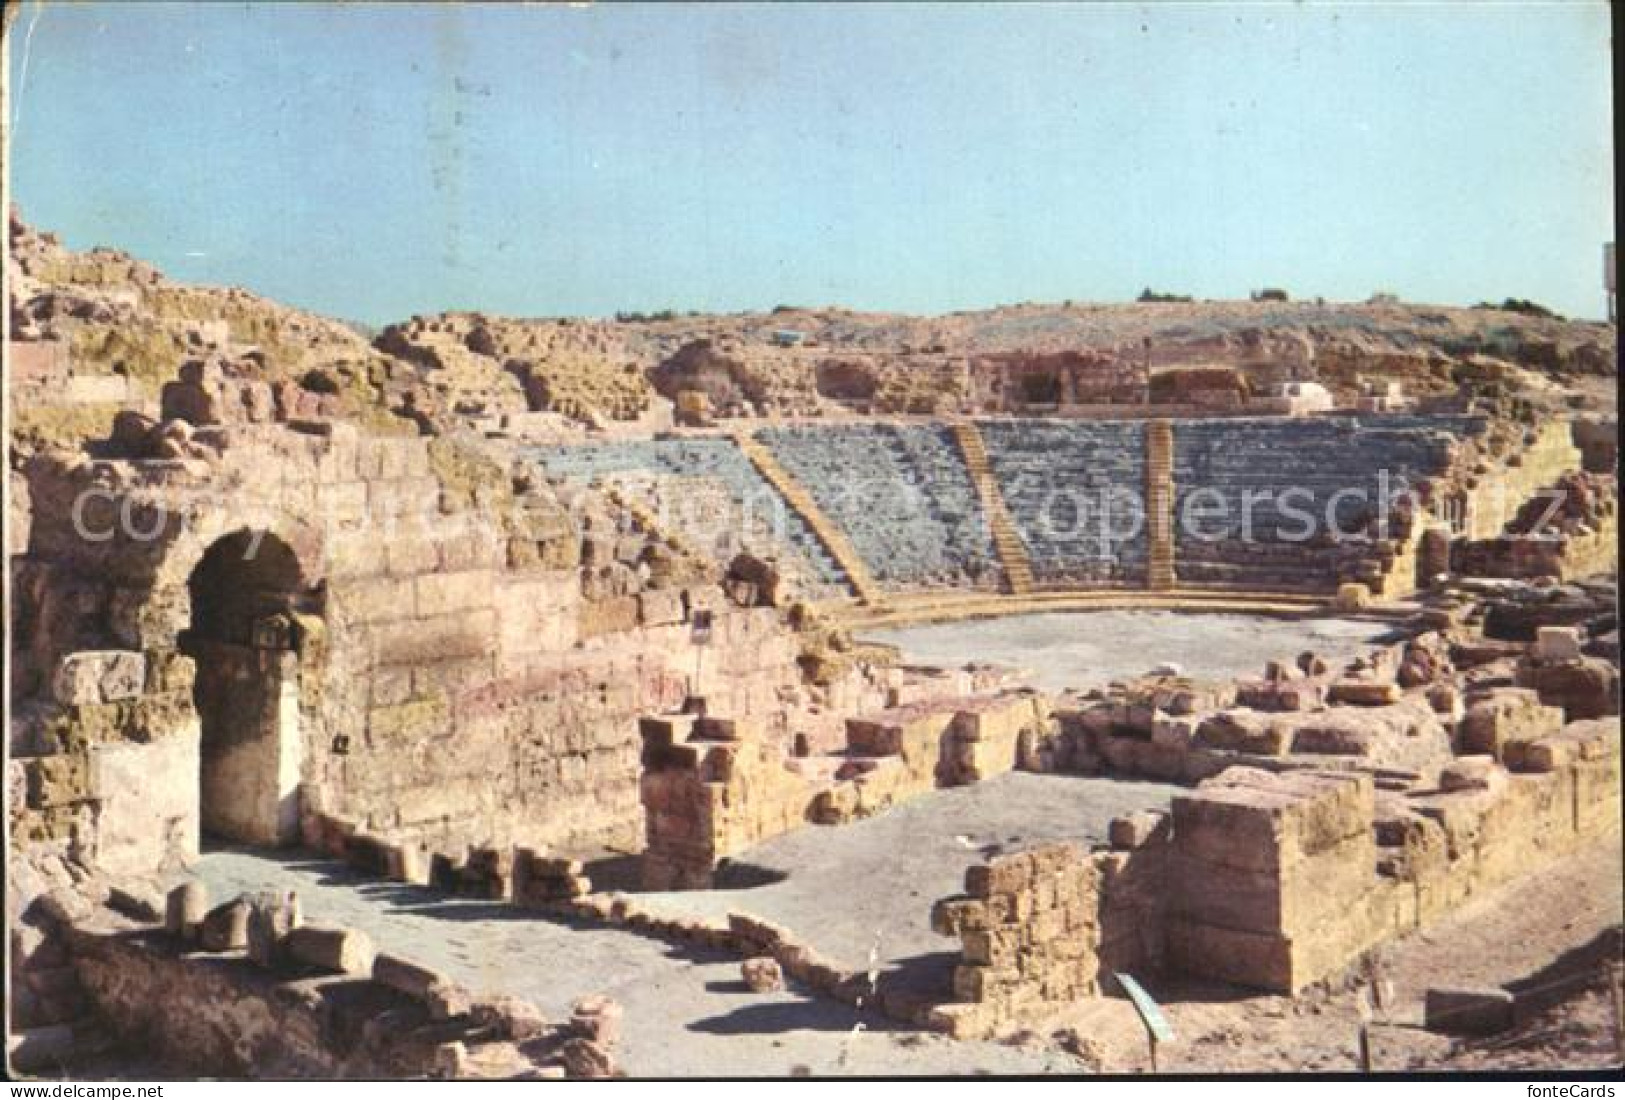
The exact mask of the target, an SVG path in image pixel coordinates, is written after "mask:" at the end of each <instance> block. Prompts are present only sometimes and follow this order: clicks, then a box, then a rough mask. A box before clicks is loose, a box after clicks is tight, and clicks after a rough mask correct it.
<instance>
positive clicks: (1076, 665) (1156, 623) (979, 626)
mask: <svg viewBox="0 0 1625 1100" xmlns="http://www.w3.org/2000/svg"><path fill="white" fill-rule="evenodd" d="M1390 630H1391V628H1390V627H1389V626H1387V625H1386V624H1383V623H1375V622H1368V621H1363V620H1359V619H1336V618H1313V619H1309V618H1303V619H1294V618H1273V617H1269V616H1261V615H1231V614H1220V613H1214V612H1180V611H1079V612H1064V611H1052V612H1044V613H1041V614H1036V615H1012V616H1009V617H1006V618H1000V619H977V620H971V621H968V622H955V623H932V624H929V625H926V626H910V627H900V628H898V629H895V630H877V631H868V632H865V633H864V638H865V639H866V640H869V641H876V642H884V643H886V644H888V645H895V646H897V647H898V648H899V649H901V650H902V651H903V654H904V655H905V656H906V657H907V658H908V659H909V660H911V661H917V662H920V663H922V664H932V665H943V666H946V667H950V668H952V667H958V666H961V665H964V664H967V663H969V662H972V661H985V662H992V663H995V664H1003V665H1012V666H1015V667H1017V668H1024V669H1029V670H1031V671H1032V673H1033V674H1034V681H1033V683H1034V686H1036V687H1038V688H1040V689H1042V690H1045V691H1063V690H1065V689H1067V688H1079V689H1086V688H1092V687H1103V686H1104V685H1106V684H1107V683H1110V682H1111V681H1112V680H1117V679H1122V678H1124V677H1127V676H1138V675H1141V674H1143V673H1146V672H1149V671H1151V669H1152V668H1154V667H1155V666H1157V665H1159V664H1162V663H1164V662H1172V663H1173V664H1177V665H1178V666H1180V669H1181V670H1182V671H1183V672H1184V673H1185V674H1186V675H1187V676H1196V677H1213V678H1220V679H1229V678H1231V677H1234V676H1237V675H1242V674H1245V673H1249V672H1262V671H1263V668H1264V665H1265V663H1266V662H1268V661H1271V660H1274V659H1277V658H1281V659H1286V660H1290V659H1292V658H1294V657H1296V656H1297V655H1298V654H1299V653H1302V652H1303V651H1304V650H1306V649H1312V650H1314V651H1315V652H1316V653H1319V654H1321V655H1322V656H1324V657H1326V658H1328V659H1346V658H1349V657H1352V656H1354V655H1355V654H1356V653H1358V652H1359V651H1360V650H1361V649H1363V648H1364V647H1366V646H1369V645H1375V644H1377V643H1378V642H1379V641H1380V640H1381V639H1383V638H1384V637H1386V636H1387V635H1388V633H1389V632H1390Z"/></svg>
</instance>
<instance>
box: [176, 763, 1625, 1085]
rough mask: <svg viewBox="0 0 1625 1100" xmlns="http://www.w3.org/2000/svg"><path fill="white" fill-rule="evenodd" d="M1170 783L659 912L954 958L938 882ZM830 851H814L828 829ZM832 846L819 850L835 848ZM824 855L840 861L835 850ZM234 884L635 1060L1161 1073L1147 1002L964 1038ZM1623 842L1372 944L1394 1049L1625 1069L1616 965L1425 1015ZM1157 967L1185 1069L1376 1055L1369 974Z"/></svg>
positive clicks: (343, 883) (817, 865)
mask: <svg viewBox="0 0 1625 1100" xmlns="http://www.w3.org/2000/svg"><path fill="white" fill-rule="evenodd" d="M1168 794H1169V789H1168V788H1165V787H1162V786H1160V785H1157V784H1149V783H1117V782H1112V781H1106V780H1093V781H1091V780H1079V779H1070V780H1069V779H1064V778H1060V777H1051V776H1028V775H1012V776H1007V777H1003V778H1002V779H998V780H992V781H989V782H987V783H983V784H979V785H977V786H975V787H970V788H963V789H957V790H947V791H939V792H935V793H934V794H932V795H928V796H926V797H924V798H922V799H919V800H917V801H915V802H912V803H909V804H906V805H905V806H903V807H900V808H899V809H897V810H896V811H893V812H892V813H891V814H888V815H884V816H882V817H879V818H875V819H871V820H870V821H867V822H857V823H853V824H851V825H847V826H840V827H834V828H827V829H826V828H818V829H806V830H802V831H800V832H798V833H795V834H791V835H789V836H787V837H783V838H779V839H778V840H776V841H773V842H770V843H768V844H764V845H761V846H759V847H758V848H757V849H755V850H753V851H752V852H750V853H749V860H748V861H747V862H745V863H742V864H740V865H738V866H737V867H736V868H735V870H734V872H733V874H735V875H736V876H738V877H739V878H740V879H743V880H747V881H748V882H754V883H755V884H754V885H748V884H743V885H741V884H736V885H734V886H733V887H732V888H728V889H721V890H717V891H712V892H696V893H687V894H644V895H642V898H641V900H642V902H643V903H644V904H645V905H648V906H650V907H655V908H671V909H673V910H674V911H675V910H678V909H681V910H683V911H687V912H700V913H706V914H714V915H720V914H724V913H726V912H727V911H728V910H729V909H733V908H738V909H744V910H746V911H749V912H753V913H755V914H757V915H759V916H763V917H766V918H768V919H772V920H775V921H779V922H781V923H783V924H785V925H786V926H788V927H790V928H791V929H793V930H794V931H796V932H797V933H798V934H800V935H801V936H803V937H804V938H805V939H807V940H808V941H809V942H812V943H814V944H815V945H817V946H819V947H820V948H821V949H823V950H825V951H827V952H828V953H829V954H830V955H831V956H832V957H835V958H837V959H839V960H841V961H843V962H848V963H850V964H857V965H861V964H863V963H864V962H865V960H866V959H872V960H874V961H875V962H877V963H878V964H879V965H881V966H882V967H887V966H893V965H902V966H905V967H907V966H915V967H921V968H922V970H921V972H922V973H926V974H928V976H930V977H933V978H937V977H942V976H943V975H945V974H946V973H947V968H948V967H949V966H951V963H952V956H951V954H950V953H949V950H950V949H951V947H952V945H951V944H949V943H947V941H944V940H943V939H942V938H941V937H936V936H934V935H933V934H932V933H931V932H930V931H929V928H928V926H927V925H926V914H927V913H928V911H929V906H930V902H931V900H933V899H934V898H935V897H938V896H941V895H942V894H945V893H948V892H952V891H953V890H955V889H957V887H958V881H959V878H960V876H961V875H962V874H963V868H964V866H965V865H966V864H968V863H970V862H972V861H975V860H978V859H980V858H982V856H983V854H984V853H986V852H990V851H991V850H992V849H993V848H995V847H1016V846H1022V845H1025V844H1027V843H1036V842H1039V841H1041V840H1048V839H1058V838H1070V839H1077V840H1080V841H1083V842H1089V841H1093V840H1097V839H1098V838H1099V834H1100V833H1101V831H1102V830H1103V829H1104V827H1105V823H1106V822H1107V821H1109V820H1110V818H1111V817H1112V816H1114V815H1116V814H1118V813H1122V812H1126V811H1129V810H1133V809H1139V808H1142V807H1146V806H1153V805H1157V804H1159V803H1161V802H1165V801H1166V799H1167V797H1168ZM809 845H810V846H811V849H809V847H808V846H809ZM814 849H815V850H814ZM814 856H817V857H818V858H813V857H814ZM201 871H202V877H203V878H204V879H205V881H206V882H208V884H209V886H210V889H211V894H212V895H213V896H215V897H224V896H229V894H230V893H232V892H236V891H241V890H248V889H258V888H267V887H281V888H284V889H287V888H293V889H297V890H298V891H299V893H300V898H301V901H302V903H303V905H304V907H305V910H306V912H307V914H309V916H310V918H311V919H314V920H317V921H321V922H325V923H340V924H345V925H348V926H351V927H357V928H362V929H364V930H366V931H367V932H369V933H370V934H371V935H372V936H373V938H374V940H375V941H376V942H377V943H378V944H379V946H380V947H381V948H383V949H386V950H393V951H398V952H401V953H403V954H407V955H409V956H411V957H414V958H418V959H421V960H422V961H424V962H426V963H428V964H429V965H432V966H435V967H437V968H440V969H442V970H445V971H446V972H448V973H451V974H453V975H454V976H456V977H457V978H458V979H460V980H462V981H465V982H467V983H469V984H470V985H472V986H474V987H476V988H480V989H484V990H488V991H491V992H508V993H513V994H516V995H519V996H523V997H526V998H527V999H530V1000H532V1001H534V1002H535V1003H537V1004H538V1005H539V1006H540V1007H542V1009H543V1010H544V1011H545V1012H547V1013H550V1014H555V1015H556V1014H562V1013H564V1012H567V1011H568V1006H569V1004H570V1002H571V1001H572V1000H573V999H574V998H576V997H579V996H581V995H584V994H586V993H590V992H598V991H603V992H607V993H609V994H610V995H612V996H614V997H616V998H617V999H619V1000H621V1001H622V1003H623V1004H624V1005H625V1007H626V1012H627V1028H626V1038H625V1043H624V1047H623V1050H622V1058H623V1061H624V1064H625V1067H626V1069H627V1071H628V1072H630V1073H632V1074H634V1075H695V1074H698V1075H706V1074H710V1075H716V1074H724V1075H743V1076H755V1075H766V1076H779V1075H785V1074H789V1073H791V1072H803V1071H804V1072H810V1073H812V1074H815V1075H820V1076H822V1075H840V1074H891V1075H907V1074H965V1073H1002V1074H1037V1073H1042V1074H1078V1073H1091V1072H1104V1073H1113V1074H1125V1073H1127V1074H1136V1073H1145V1072H1148V1071H1149V1069H1150V1066H1149V1060H1148V1056H1147V1051H1146V1045H1145V1038H1144V1032H1143V1030H1142V1029H1141V1026H1140V1024H1139V1022H1138V1019H1137V1017H1136V1016H1135V1014H1134V1011H1133V1009H1132V1008H1131V1007H1130V1005H1129V1003H1128V1002H1127V1001H1126V1000H1123V999H1121V998H1118V997H1105V998H1101V999H1099V1000H1095V1001H1091V1002H1088V1003H1087V1004H1083V1005H1080V1006H1079V1007H1078V1008H1077V1009H1076V1010H1075V1011H1073V1012H1070V1013H1068V1014H1066V1015H1064V1016H1062V1017H1058V1018H1057V1019H1055V1020H1053V1021H1050V1022H1049V1023H1047V1024H1046V1025H1045V1026H1044V1027H1042V1028H1038V1029H1035V1030H1034V1031H1031V1032H1029V1033H1026V1034H1024V1035H1020V1036H1016V1037H1014V1038H1012V1039H1009V1040H1006V1041H1003V1042H998V1043H992V1042H978V1043H963V1042H954V1041H951V1040H948V1039H945V1038H943V1037H941V1036H937V1035H931V1034H927V1033H924V1032H921V1031H918V1030H916V1029H911V1028H908V1027H905V1026H902V1025H900V1024H897V1023H895V1022H893V1021H890V1020H887V1019H885V1018H883V1017H880V1016H877V1015H874V1014H872V1013H864V1012H857V1011H854V1010H851V1009H849V1008H847V1007H845V1006H843V1005H839V1004H835V1003H833V1002H830V1001H827V1000H824V999H822V998H818V997H815V996H812V995H810V994H809V993H806V992H805V991H802V990H799V989H797V988H795V987H792V988H791V989H790V990H787V991H785V992H783V993H777V994H763V995H759V994H753V993H750V992H749V991H748V990H746V989H745V988H744V986H743V984H742V983H741V982H740V981H739V966H738V960H736V959H733V958H731V957H727V956H724V955H722V954H718V953H707V952H696V951H687V950H680V949H677V948H673V947H670V946H668V945H665V944H662V943H659V942H657V941H654V940H650V939H646V938H644V937H641V936H637V935H634V934H632V933H630V932H626V931H622V930H617V929H607V928H596V927H587V926H577V925H571V924H569V923H566V922H562V921H558V920H554V919H550V918H547V917H545V916H542V915H540V914H534V913H529V912H524V911H519V910H515V909H513V908H512V907H510V906H505V905H500V904H493V903H489V902H479V901H470V900H464V899H451V898H445V897H442V896H439V895H436V894H433V893H431V892H430V891H427V890H422V889H419V888H415V887H408V886H402V885H400V884H391V883H379V882H374V881H368V880H365V879H363V878H361V877H359V876H357V875H356V874H355V873H354V872H352V871H350V870H348V869H347V868H344V867H342V866H340V865H338V864H334V863H331V862H328V861H325V860H316V859H312V858H309V857H291V858H271V857H268V856H266V855H265V854H263V853H248V852H237V851H221V852H215V853H211V854H210V855H208V856H206V857H205V859H204V860H203V866H202V869H201ZM1622 906H1625V901H1622V889H1621V849H1620V838H1619V837H1618V836H1617V835H1615V836H1611V837H1605V838H1602V839H1601V840H1599V841H1598V842H1596V843H1594V844H1592V845H1591V846H1589V847H1587V848H1586V849H1584V850H1582V851H1581V852H1579V853H1577V854H1576V855H1575V856H1574V857H1572V858H1570V859H1568V860H1565V861H1564V862H1563V863H1561V864H1558V865H1554V866H1549V867H1544V868H1540V869H1537V870H1535V871H1534V872H1533V873H1532V874H1530V875H1529V876H1528V877H1527V878H1525V879H1522V880H1520V881H1518V882H1516V883H1513V884H1510V885H1508V886H1506V887H1503V888H1502V889H1500V890H1498V891H1494V892H1492V893H1491V894H1489V895H1488V896H1485V897H1482V898H1480V899H1478V900H1476V901H1475V902H1473V903H1472V904H1470V905H1468V906H1466V907H1465V908H1463V909H1462V910H1461V911H1459V912H1457V913H1455V914H1453V915H1452V916H1450V917H1449V918H1448V919H1446V920H1444V921H1441V922H1440V923H1439V924H1437V925H1435V926H1433V927H1431V928H1429V929H1428V930H1426V931H1425V932H1422V933H1418V934H1415V935H1412V936H1409V937H1407V938H1405V939H1403V940H1400V941H1397V942H1395V943H1393V944H1390V945H1388V946H1387V947H1385V948H1384V949H1383V950H1382V951H1381V952H1380V953H1379V955H1378V956H1377V958H1376V960H1375V962H1374V968H1375V969H1374V973H1375V975H1376V976H1377V978H1378V979H1380V980H1382V981H1385V982H1386V983H1388V985H1389V987H1390V989H1389V1001H1388V1003H1387V1004H1385V1005H1382V1006H1380V1007H1378V1008H1377V1009H1376V1010H1375V1012H1374V1014H1373V1017H1372V1018H1373V1023H1372V1027H1371V1032H1370V1034H1371V1048H1372V1065H1373V1068H1374V1069H1376V1070H1378V1071H1382V1070H1422V1069H1429V1070H1432V1069H1437V1070H1452V1069H1495V1070H1514V1069H1584V1068H1597V1067H1606V1066H1610V1065H1618V1064H1619V1062H1620V1057H1621V1055H1620V1053H1619V1049H1618V1047H1617V1045H1616V1043H1615V1034H1616V1033H1615V1028H1616V1026H1617V1025H1616V1023H1615V1020H1614V1015H1613V1013H1614V1009H1613V1003H1612V997H1611V994H1610V992H1609V990H1608V988H1607V986H1606V982H1605V981H1604V976H1603V975H1601V974H1599V975H1598V978H1597V983H1596V984H1594V985H1593V986H1592V987H1591V988H1588V989H1586V990H1582V991H1580V992H1579V993H1577V994H1576V995H1574V996H1571V997H1569V999H1568V1000H1566V1001H1565V1002H1563V1003H1562V1004H1559V1005H1556V1006H1554V1007H1552V1008H1551V1009H1549V1010H1548V1011H1546V1012H1544V1013H1542V1014H1541V1015H1540V1016H1539V1017H1538V1018H1537V1019H1534V1020H1531V1021H1529V1022H1527V1023H1525V1024H1523V1025H1522V1026H1520V1027H1519V1028H1518V1029H1517V1030H1516V1031H1515V1032H1511V1033H1507V1034H1503V1035H1500V1036H1495V1037H1493V1038H1491V1039H1484V1040H1472V1041H1463V1040H1454V1039H1451V1038H1448V1037H1444V1036H1440V1035H1434V1034H1431V1033H1429V1032H1427V1031H1424V1030H1422V1028H1421V1022H1422V1003H1423V997H1424V995H1425V993H1426V991H1427V990H1428V988H1430V987H1443V986H1449V987H1456V988H1461V987H1475V986H1496V985H1501V984H1504V983H1508V982H1513V981H1517V980H1520V979H1526V978H1528V977H1529V976H1530V975H1535V974H1537V972H1539V971H1541V970H1542V969H1543V968H1546V967H1548V966H1549V965H1550V964H1551V963H1552V962H1553V960H1555V959H1557V958H1558V957H1559V956H1562V955H1564V954H1565V952H1570V951H1572V950H1573V949H1575V948H1576V947H1579V946H1580V945H1584V944H1587V943H1589V942H1591V941H1593V940H1595V939H1596V938H1597V937H1598V935H1599V934H1600V933H1602V932H1603V931H1604V930H1606V929H1608V928H1610V927H1614V926H1617V925H1619V924H1620V923H1621V922H1622ZM1145 984H1147V986H1148V987H1149V988H1150V990H1151V992H1152V993H1153V995H1154V996H1156V997H1157V998H1158V1000H1159V1001H1160V1002H1161V1003H1162V1005H1163V1007H1164V1010H1165V1013H1166V1015H1167V1017H1168V1019H1169V1022H1170V1023H1171V1024H1172V1026H1173V1028H1174V1031H1175V1034H1176V1039H1175V1041H1173V1042H1171V1043H1167V1044H1164V1046H1163V1047H1162V1049H1161V1050H1160V1051H1159V1052H1158V1069H1159V1071H1160V1072H1164V1073H1168V1072H1175V1073H1207V1074H1213V1073H1221V1074H1222V1073H1240V1072H1288V1071H1296V1072H1304V1071H1308V1072H1315V1071H1336V1072H1353V1071H1357V1070H1358V1069H1359V1061H1358V1054H1357V1036H1358V1033H1359V1026H1360V1020H1361V1006H1362V1004H1363V1003H1365V1001H1366V999H1367V998H1368V996H1369V994H1368V991H1367V988H1366V987H1365V986H1364V985H1362V984H1360V983H1359V982H1350V983H1345V984H1344V985H1342V986H1341V987H1338V988H1335V989H1327V990H1319V991H1315V992H1311V993H1309V994H1306V995H1304V996H1301V997H1299V998H1297V999H1296V1000H1293V999H1290V998H1285V997H1278V996H1270V995H1260V994H1255V993H1250V992H1247V991H1243V990H1237V989H1233V988H1229V987H1222V986H1216V985H1200V984H1195V983H1190V982H1181V983H1159V982H1157V981H1155V980H1147V981H1146V983H1145Z"/></svg>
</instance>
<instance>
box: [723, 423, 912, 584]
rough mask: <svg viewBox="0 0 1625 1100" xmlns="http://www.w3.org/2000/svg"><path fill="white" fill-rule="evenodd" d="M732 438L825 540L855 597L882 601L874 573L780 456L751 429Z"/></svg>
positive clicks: (763, 475)
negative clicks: (752, 432) (783, 464)
mask: <svg viewBox="0 0 1625 1100" xmlns="http://www.w3.org/2000/svg"><path fill="white" fill-rule="evenodd" d="M734 442H735V443H736V444H738V446H739V450H740V452H741V453H742V454H744V456H745V457H746V458H748V459H750V462H751V465H753V466H755V467H756V470H757V472H758V473H760V474H761V475H762V477H764V478H766V479H767V482H768V483H769V484H770V485H772V486H773V488H775V489H777V490H778V492H779V495H780V496H782V497H783V498H784V500H785V502H786V503H787V504H789V505H790V507H791V508H794V509H795V511H796V514H798V515H799V516H801V518H802V520H803V522H805V523H806V524H807V526H808V527H809V528H811V529H812V532H813V534H814V535H816V536H817V537H818V541H819V542H821V543H823V544H824V549H825V550H827V551H828V552H829V556H830V557H832V558H834V559H835V562H836V564H837V565H839V566H840V567H841V571H842V572H843V573H845V574H846V578H847V581H848V582H849V583H850V584H851V586H852V591H853V593H854V594H856V596H857V597H858V599H859V600H860V601H861V602H863V603H865V604H869V605H875V604H879V603H881V602H882V601H881V596H880V589H879V587H878V586H877V585H876V584H875V580H874V577H873V576H871V575H870V573H869V567H868V566H867V565H865V564H864V562H863V559H862V558H861V557H859V556H858V553H857V551H856V550H854V549H853V548H852V544H851V543H850V542H848V541H847V538H846V535H845V534H844V533H842V532H841V530H840V529H839V528H838V527H836V526H835V524H834V523H832V522H830V519H829V517H828V516H826V515H824V512H823V510H822V509H821V508H819V507H818V504H817V502H816V501H814V500H813V498H812V494H810V493H808V492H807V490H806V488H805V487H803V486H802V484H801V483H800V482H799V481H797V480H796V479H795V478H793V477H791V476H790V472H789V471H788V470H786V469H785V468H784V467H783V466H781V465H779V460H778V459H777V458H775V457H774V456H773V452H772V451H770V450H768V449H767V448H766V447H765V446H763V445H762V444H761V443H760V442H759V441H758V440H757V439H756V437H755V436H754V435H752V434H751V433H750V432H748V431H741V432H737V433H735V434H734Z"/></svg>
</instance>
